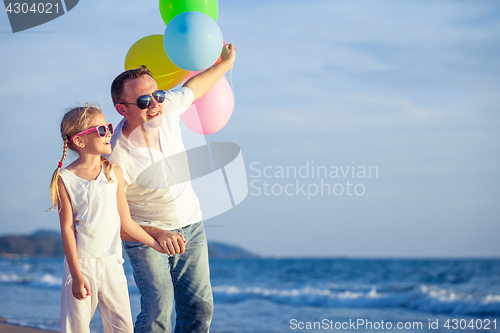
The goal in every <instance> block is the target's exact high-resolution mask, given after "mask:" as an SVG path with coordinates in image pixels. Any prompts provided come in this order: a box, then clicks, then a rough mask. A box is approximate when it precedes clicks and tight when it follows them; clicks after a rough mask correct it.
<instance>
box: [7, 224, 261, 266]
mask: <svg viewBox="0 0 500 333" xmlns="http://www.w3.org/2000/svg"><path fill="white" fill-rule="evenodd" d="M2 254H23V255H30V256H64V248H63V245H62V240H61V233H60V232H58V231H53V230H39V231H36V232H35V233H33V234H32V235H27V236H26V235H6V236H0V255H2ZM208 255H209V257H210V258H211V259H257V258H259V256H257V255H255V254H252V253H250V252H248V251H246V250H243V249H242V248H240V247H238V246H234V245H228V244H224V243H219V242H209V243H208Z"/></svg>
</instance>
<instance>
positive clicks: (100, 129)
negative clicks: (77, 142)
mask: <svg viewBox="0 0 500 333" xmlns="http://www.w3.org/2000/svg"><path fill="white" fill-rule="evenodd" d="M93 131H97V135H99V137H100V138H104V137H105V136H106V135H107V134H108V132H109V134H111V135H113V124H112V123H109V124H106V125H98V126H95V127H91V128H89V129H87V130H85V131H83V132H80V133H77V134H75V135H73V136H72V137H71V139H69V141H68V144H70V143H71V142H73V139H74V138H75V136H82V135H85V134H88V133H90V132H93Z"/></svg>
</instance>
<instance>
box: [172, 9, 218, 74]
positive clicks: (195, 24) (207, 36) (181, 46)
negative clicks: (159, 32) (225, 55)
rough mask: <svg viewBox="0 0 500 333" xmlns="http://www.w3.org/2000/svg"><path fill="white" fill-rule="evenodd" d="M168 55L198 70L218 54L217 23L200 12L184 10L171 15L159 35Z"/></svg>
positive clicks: (177, 61) (190, 69) (185, 66)
mask: <svg viewBox="0 0 500 333" xmlns="http://www.w3.org/2000/svg"><path fill="white" fill-rule="evenodd" d="M163 46H164V47H165V52H166V53H167V56H168V58H169V59H170V60H171V61H172V62H173V63H174V64H175V65H176V66H177V67H180V68H182V69H184V70H187V71H202V70H205V69H207V68H208V67H210V66H212V65H213V64H214V63H215V62H216V61H217V59H218V58H219V56H220V54H221V52H222V47H223V39H222V32H221V31H220V28H219V26H218V25H217V23H216V22H215V21H214V20H213V19H212V18H211V17H210V16H208V15H206V14H203V13H200V12H184V13H181V14H179V15H177V16H176V17H174V18H173V19H172V20H171V21H170V22H169V23H168V25H167V28H166V29H165V34H164V35H163Z"/></svg>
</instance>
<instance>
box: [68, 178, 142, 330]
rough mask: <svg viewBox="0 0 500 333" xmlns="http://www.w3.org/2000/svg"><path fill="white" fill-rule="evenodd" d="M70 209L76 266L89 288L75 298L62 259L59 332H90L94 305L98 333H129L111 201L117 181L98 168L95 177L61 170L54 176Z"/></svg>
mask: <svg viewBox="0 0 500 333" xmlns="http://www.w3.org/2000/svg"><path fill="white" fill-rule="evenodd" d="M60 176H61V179H62V180H63V182H64V186H65V187H66V191H67V192H68V194H69V197H70V200H71V206H72V208H73V220H74V224H75V239H76V249H77V253H78V265H79V267H80V271H81V272H82V274H83V276H84V277H85V278H86V279H87V281H88V283H89V285H90V294H91V296H89V297H87V298H86V299H85V300H81V301H80V300H77V299H76V298H75V297H74V296H73V293H72V290H71V285H72V283H71V282H72V277H71V273H70V271H69V267H68V263H67V262H66V259H65V260H64V274H63V285H62V292H61V332H78V333H80V332H90V329H89V324H90V320H91V319H92V317H93V315H94V312H95V310H96V307H99V312H100V313H101V318H102V322H103V325H104V332H106V333H108V332H133V329H134V326H133V322H132V314H131V311H130V302H129V296H128V288H127V278H126V277H125V273H124V271H123V266H122V264H123V262H124V260H123V258H122V246H121V239H120V215H119V214H118V207H117V202H116V192H117V189H118V181H117V179H116V176H115V174H114V172H113V171H111V179H112V180H113V182H110V181H108V179H107V178H106V174H105V172H104V168H101V172H100V173H99V175H98V176H97V178H96V179H94V180H91V181H88V180H85V179H82V178H80V177H78V176H76V175H74V174H73V173H71V172H70V171H68V170H66V169H62V170H61V173H60Z"/></svg>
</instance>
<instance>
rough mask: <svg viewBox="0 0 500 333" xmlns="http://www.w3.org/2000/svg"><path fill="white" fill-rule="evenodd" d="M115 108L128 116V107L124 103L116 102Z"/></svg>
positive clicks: (122, 114) (124, 115)
mask: <svg viewBox="0 0 500 333" xmlns="http://www.w3.org/2000/svg"><path fill="white" fill-rule="evenodd" d="M115 109H116V111H117V112H118V113H119V114H120V115H121V116H123V117H126V116H127V109H126V108H125V107H124V106H123V104H116V105H115Z"/></svg>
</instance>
